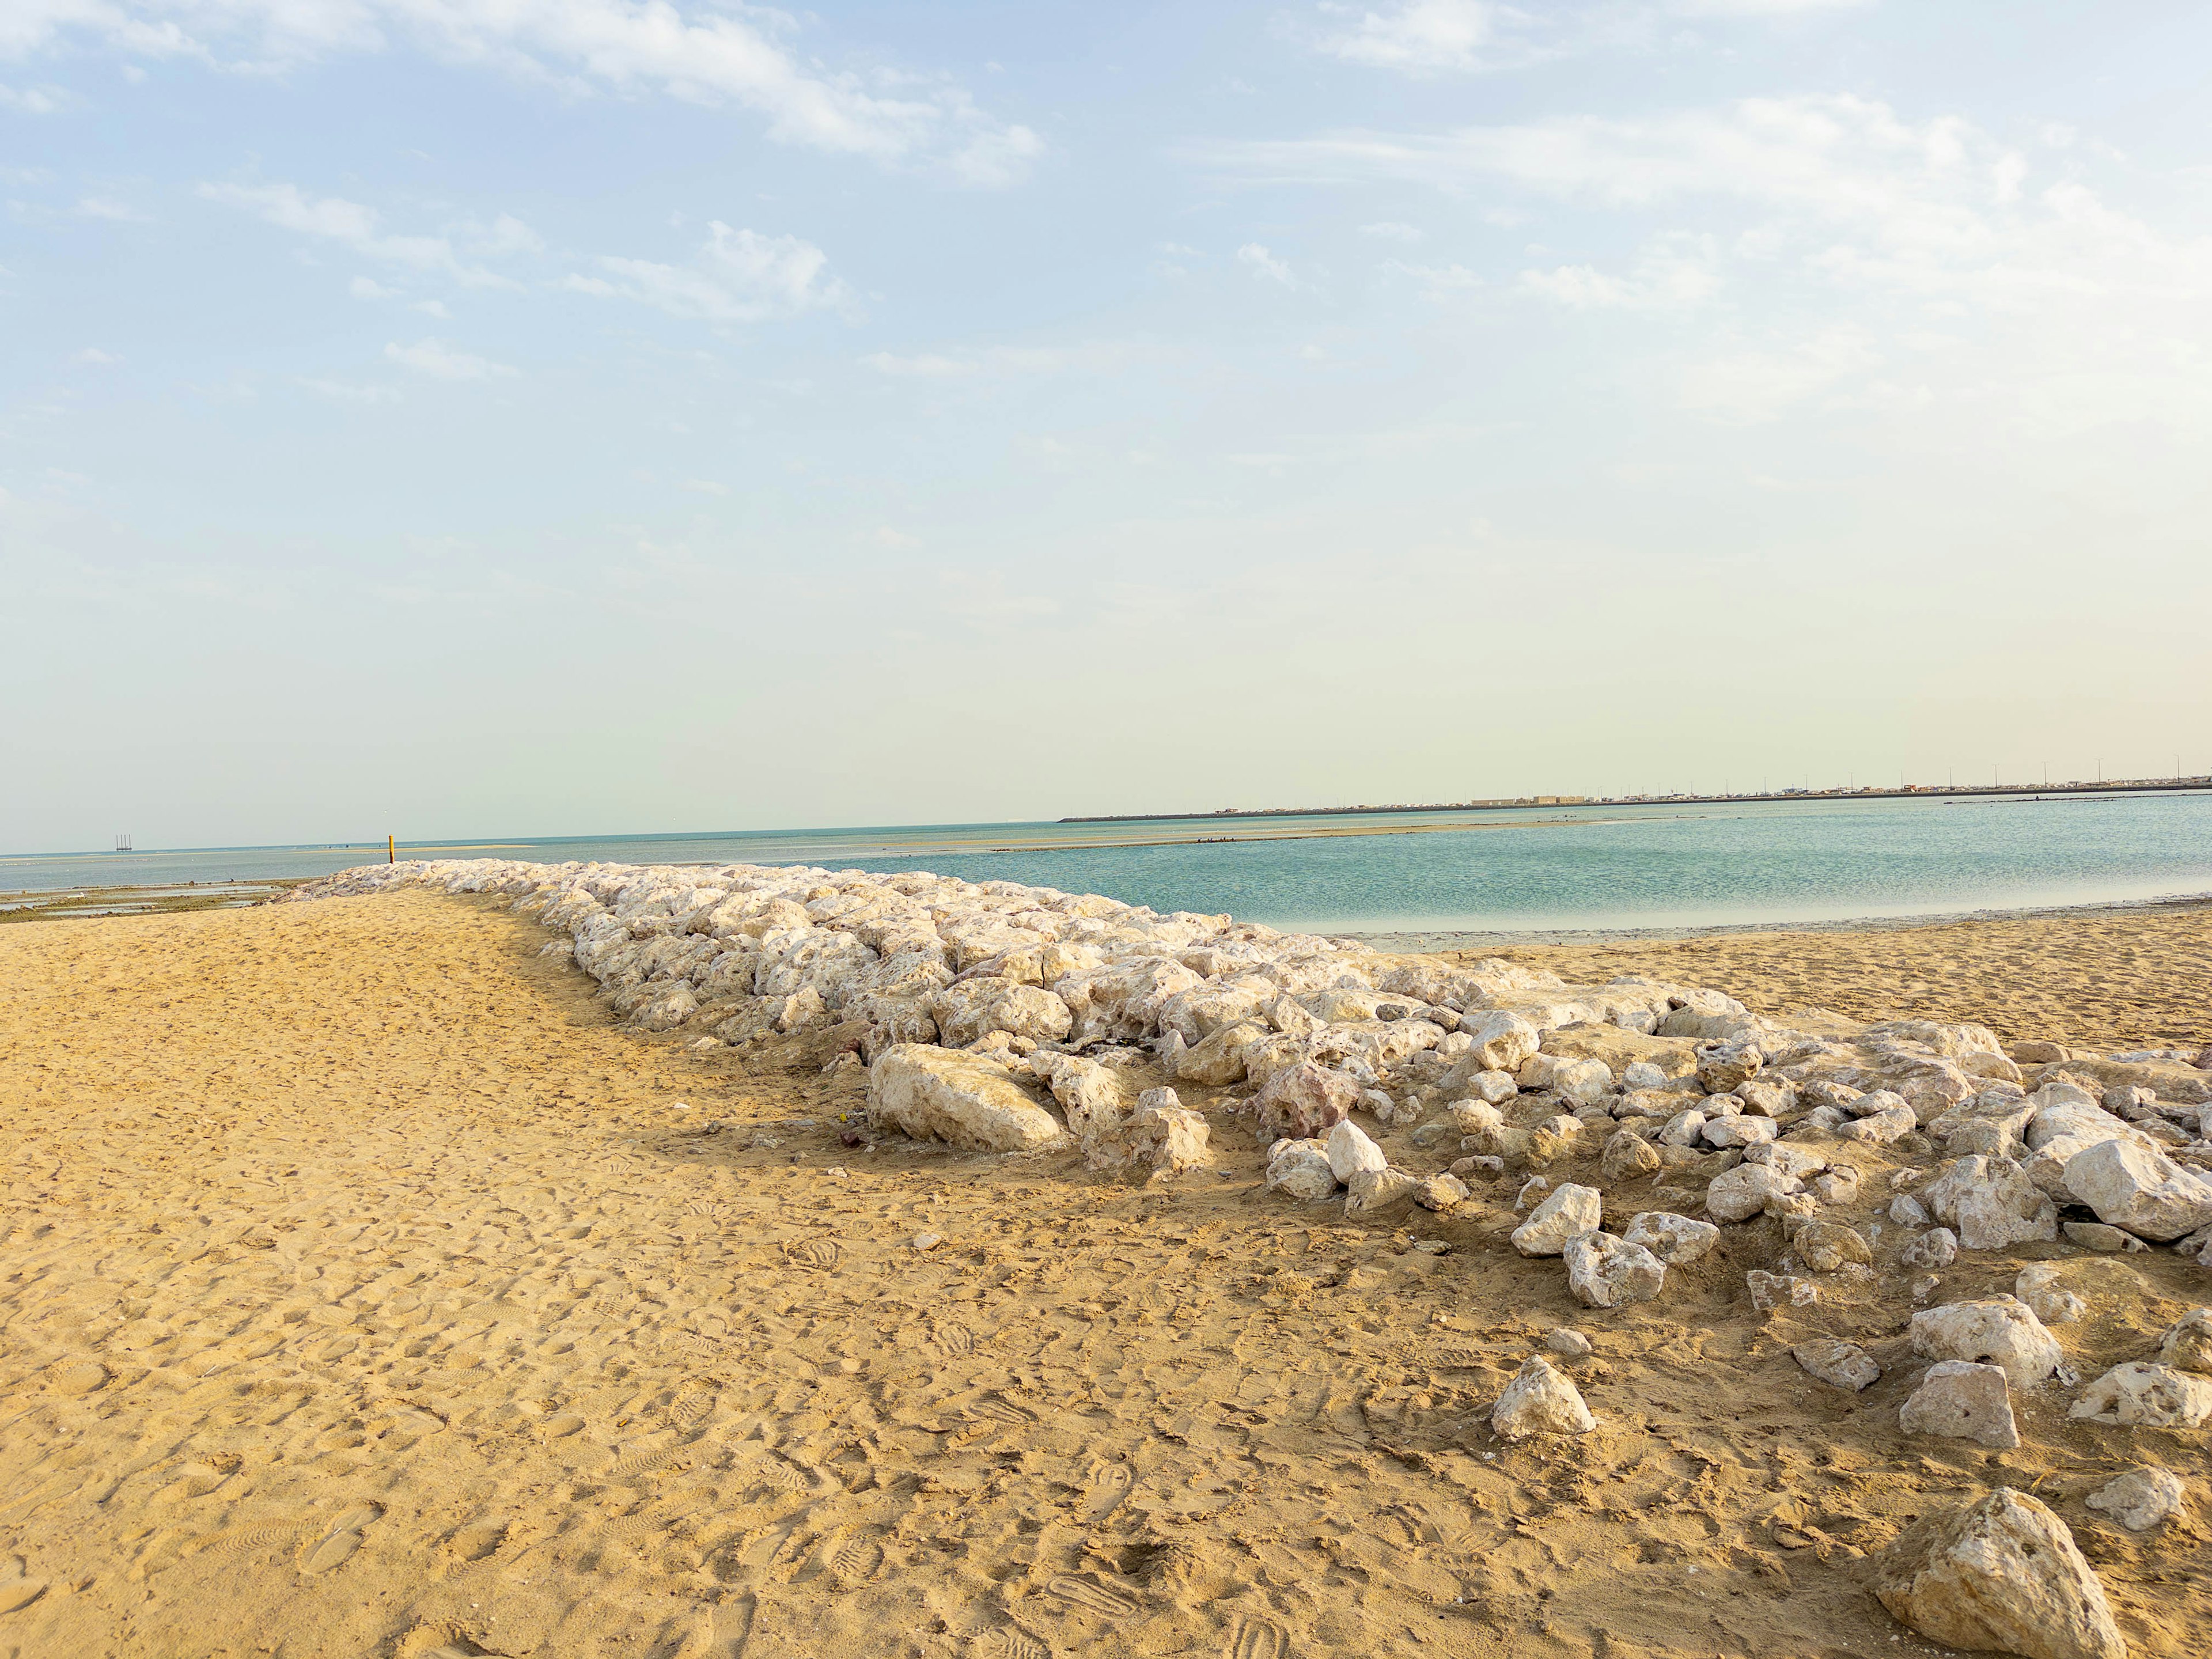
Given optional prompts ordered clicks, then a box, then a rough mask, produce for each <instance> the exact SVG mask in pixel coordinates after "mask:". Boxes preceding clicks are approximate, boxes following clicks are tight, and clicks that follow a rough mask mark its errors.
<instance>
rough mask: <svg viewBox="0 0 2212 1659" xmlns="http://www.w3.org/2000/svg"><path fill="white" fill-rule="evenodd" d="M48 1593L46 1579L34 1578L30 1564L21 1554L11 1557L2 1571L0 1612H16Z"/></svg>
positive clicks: (0, 1572) (0, 1578)
mask: <svg viewBox="0 0 2212 1659" xmlns="http://www.w3.org/2000/svg"><path fill="white" fill-rule="evenodd" d="M45 1594H46V1580H45V1579H43V1578H33V1577H31V1573H30V1565H29V1563H27V1562H26V1561H25V1560H24V1559H23V1558H22V1557H21V1556H20V1555H18V1556H15V1557H13V1558H11V1559H10V1560H9V1563H8V1565H7V1568H6V1570H5V1571H0V1613H14V1612H15V1611H16V1609H18V1608H19V1607H29V1606H30V1605H31V1603H32V1602H33V1601H37V1600H38V1599H39V1598H40V1596H41V1595H45Z"/></svg>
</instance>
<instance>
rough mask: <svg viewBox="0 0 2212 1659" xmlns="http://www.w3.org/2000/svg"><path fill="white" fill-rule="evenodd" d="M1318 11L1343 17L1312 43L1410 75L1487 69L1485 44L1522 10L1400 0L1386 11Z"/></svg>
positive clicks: (1477, 2) (1474, 2)
mask: <svg viewBox="0 0 2212 1659" xmlns="http://www.w3.org/2000/svg"><path fill="white" fill-rule="evenodd" d="M1322 10H1323V12H1325V13H1328V14H1333V15H1336V16H1339V17H1343V18H1345V19H1346V22H1345V23H1344V24H1341V25H1339V26H1338V27H1334V28H1326V29H1322V30H1320V31H1318V32H1317V33H1316V34H1315V36H1314V38H1313V45H1314V46H1315V47H1316V49H1317V50H1319V51H1321V52H1327V53H1328V55H1329V56H1331V57H1333V58H1343V59H1344V60H1345V61H1346V63H1351V64H1366V65H1368V66H1369V67H1370V68H1372V69H1388V70H1401V71H1404V72H1406V73H1409V74H1414V75H1435V74H1440V73H1444V72H1447V71H1451V70H1461V71H1465V70H1480V69H1489V68H1492V67H1493V66H1494V61H1493V59H1492V55H1491V53H1490V51H1489V50H1488V49H1489V48H1490V47H1491V46H1492V45H1493V43H1495V42H1497V41H1498V39H1499V37H1500V35H1501V34H1502V33H1505V32H1507V31H1510V29H1511V28H1512V27H1514V25H1515V23H1516V21H1521V20H1522V18H1523V16H1524V14H1521V13H1516V12H1515V11H1514V10H1513V9H1510V7H1505V6H1497V5H1492V4H1490V3H1488V0H1401V3H1400V4H1398V5H1397V6H1396V7H1395V8H1394V9H1390V10H1388V11H1361V12H1359V13H1358V14H1357V15H1356V17H1355V16H1353V15H1352V8H1351V7H1348V6H1324V7H1323V8H1322Z"/></svg>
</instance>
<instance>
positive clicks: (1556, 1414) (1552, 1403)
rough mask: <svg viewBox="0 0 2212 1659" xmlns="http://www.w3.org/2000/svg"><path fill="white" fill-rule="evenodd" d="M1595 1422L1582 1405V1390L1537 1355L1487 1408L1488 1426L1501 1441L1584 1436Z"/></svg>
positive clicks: (1523, 1365)
mask: <svg viewBox="0 0 2212 1659" xmlns="http://www.w3.org/2000/svg"><path fill="white" fill-rule="evenodd" d="M1596 1426H1597V1419H1595V1417H1592V1416H1591V1415H1590V1409H1589V1407H1588V1406H1586V1405H1584V1404H1583V1396H1582V1391H1581V1390H1580V1389H1577V1388H1576V1387H1575V1385H1574V1383H1572V1382H1571V1381H1570V1380H1569V1379H1568V1378H1567V1377H1566V1376H1565V1374H1564V1373H1562V1372H1561V1371H1560V1370H1559V1368H1558V1367H1557V1366H1555V1365H1553V1364H1552V1362H1551V1361H1550V1360H1548V1359H1547V1358H1544V1357H1543V1356H1542V1355H1541V1354H1532V1355H1530V1356H1529V1357H1528V1358H1527V1359H1525V1360H1523V1361H1522V1364H1521V1369H1520V1370H1518V1371H1517V1372H1516V1373H1515V1374H1514V1377H1513V1380H1512V1382H1510V1383H1507V1384H1506V1385H1505V1392H1504V1394H1502V1395H1498V1403H1497V1404H1496V1405H1495V1406H1492V1407H1491V1408H1490V1427H1491V1430H1492V1432H1493V1433H1495V1434H1496V1435H1497V1436H1498V1438H1499V1439H1501V1440H1526V1439H1527V1438H1528V1437H1530V1436H1531V1435H1538V1434H1588V1433H1589V1431H1591V1430H1592V1429H1594V1428H1595V1427H1596Z"/></svg>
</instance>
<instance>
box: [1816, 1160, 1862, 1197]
mask: <svg viewBox="0 0 2212 1659" xmlns="http://www.w3.org/2000/svg"><path fill="white" fill-rule="evenodd" d="M1807 1184H1808V1185H1809V1186H1810V1187H1811V1188H1812V1189H1813V1196H1814V1197H1815V1198H1817V1199H1819V1200H1820V1202H1821V1203H1823V1204H1856V1203H1857V1201H1858V1196H1859V1184H1860V1183H1859V1172H1858V1168H1857V1165H1855V1164H1837V1165H1836V1166H1835V1167H1834V1168H1833V1169H1831V1170H1823V1171H1821V1173H1820V1174H1819V1175H1816V1176H1814V1177H1813V1178H1812V1180H1811V1181H1810V1182H1808V1183H1807Z"/></svg>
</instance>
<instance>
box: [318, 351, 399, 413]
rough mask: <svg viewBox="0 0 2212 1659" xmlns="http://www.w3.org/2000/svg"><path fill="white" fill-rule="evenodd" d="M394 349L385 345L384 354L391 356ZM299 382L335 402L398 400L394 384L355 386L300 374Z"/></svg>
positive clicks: (345, 382)
mask: <svg viewBox="0 0 2212 1659" xmlns="http://www.w3.org/2000/svg"><path fill="white" fill-rule="evenodd" d="M395 349H396V348H394V347H389V346H387V347H386V349H385V356H387V357H388V356H392V352H393V351H394V350H395ZM300 384H301V386H305V387H307V390H308V391H310V392H313V393H315V394H316V395H317V396H318V397H322V398H330V399H331V400H332V401H333V402H336V403H344V404H396V403H398V402H399V401H400V393H399V388H398V386H355V385H352V384H349V382H347V381H344V380H318V379H315V378H314V377H313V376H311V375H302V376H301V378H300Z"/></svg>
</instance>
